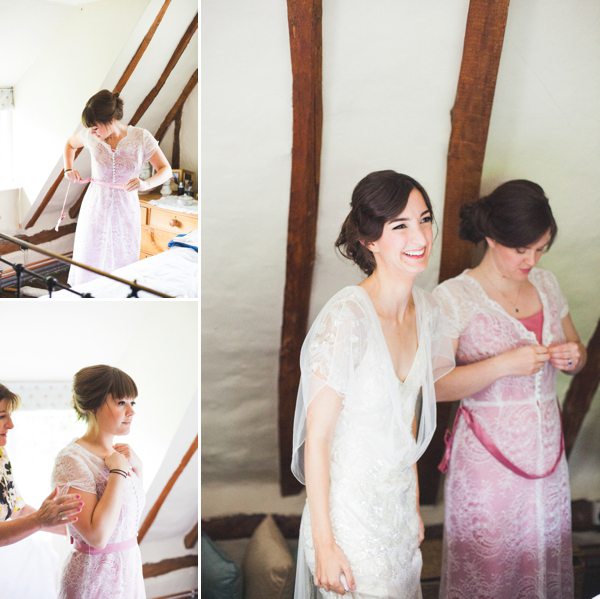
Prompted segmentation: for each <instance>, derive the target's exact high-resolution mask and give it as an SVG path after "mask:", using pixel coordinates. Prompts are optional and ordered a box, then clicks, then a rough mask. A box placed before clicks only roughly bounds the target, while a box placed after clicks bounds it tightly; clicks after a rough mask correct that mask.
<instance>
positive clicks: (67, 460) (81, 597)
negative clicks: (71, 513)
mask: <svg viewBox="0 0 600 599" xmlns="http://www.w3.org/2000/svg"><path fill="white" fill-rule="evenodd" d="M107 481H108V469H107V468H106V465H105V464H104V460H102V459H100V458H99V457H97V456H95V455H93V454H92V453H90V452H89V451H88V450H87V449H85V448H84V447H82V446H81V445H78V444H77V443H75V442H74V441H73V442H71V443H69V445H67V446H66V447H65V448H64V449H62V450H61V451H60V452H59V454H58V456H57V457H56V462H55V464H54V470H53V471H52V485H53V487H56V486H58V487H60V488H64V487H75V488H76V489H80V490H81V491H85V492H86V493H95V494H96V496H97V497H98V499H100V498H101V497H102V494H103V493H104V489H105V488H106V483H107ZM126 483H127V484H126V485H125V489H124V492H123V498H122V505H121V514H120V515H119V520H118V522H117V526H116V527H115V530H114V532H113V534H112V535H111V537H110V539H109V541H108V544H109V545H113V544H115V543H122V542H124V541H128V540H129V539H132V538H134V537H136V536H137V531H138V525H139V521H140V518H141V515H142V510H143V508H144V503H145V495H144V489H143V487H142V483H141V482H140V480H139V479H138V477H137V476H136V475H135V474H134V473H133V472H132V475H131V477H128V478H127V481H126ZM67 535H70V536H71V537H73V538H74V539H76V540H78V541H82V542H85V541H84V539H83V537H82V536H81V535H80V534H79V533H78V532H77V531H76V530H75V528H73V526H71V525H67ZM145 598H146V591H145V590H144V579H143V577H142V559H141V555H140V549H139V547H138V545H137V544H136V545H135V546H134V547H131V548H129V549H124V550H122V551H115V552H113V553H106V554H100V555H87V554H85V553H82V552H81V551H78V550H77V549H75V548H73V549H72V550H71V553H70V555H69V557H68V558H67V561H66V563H65V566H64V568H63V571H62V574H61V580H60V591H59V599H145Z"/></svg>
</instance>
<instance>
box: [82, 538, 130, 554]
mask: <svg viewBox="0 0 600 599" xmlns="http://www.w3.org/2000/svg"><path fill="white" fill-rule="evenodd" d="M71 543H72V544H73V547H75V549H77V551H81V553H86V554H87V555H101V554H103V553H115V552H117V551H125V549H131V548H132V547H135V546H136V545H137V537H133V538H132V539H128V540H127V541H122V542H121V543H113V544H112V545H107V546H106V547H104V549H96V547H92V546H91V545H88V544H87V543H84V542H83V541H79V540H77V539H74V538H73V537H71Z"/></svg>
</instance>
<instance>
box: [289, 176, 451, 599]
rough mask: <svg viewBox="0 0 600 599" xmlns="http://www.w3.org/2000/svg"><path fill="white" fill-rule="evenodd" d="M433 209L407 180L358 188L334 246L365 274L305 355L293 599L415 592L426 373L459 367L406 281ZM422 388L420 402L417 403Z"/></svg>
mask: <svg viewBox="0 0 600 599" xmlns="http://www.w3.org/2000/svg"><path fill="white" fill-rule="evenodd" d="M432 220H433V213H432V207H431V203H430V201H429V197H428V196H427V193H426V192H425V190H424V189H423V188H422V186H421V185H420V184H419V183H417V182H416V181H415V180H414V179H412V178H411V177H408V176H406V175H401V174H398V173H396V172H394V171H380V172H375V173H371V174H370V175H368V176H367V177H365V178H364V179H363V180H362V181H361V182H360V183H359V184H358V185H357V187H356V188H355V190H354V192H353V195H352V202H351V212H350V214H349V216H348V217H347V219H346V221H345V223H344V225H343V227H342V231H341V233H340V236H339V238H338V240H337V242H336V246H337V247H338V248H340V251H341V252H342V254H343V255H345V256H346V257H350V258H351V259H353V260H354V261H355V262H356V263H357V264H358V265H359V266H360V267H361V269H362V270H363V271H364V272H365V274H366V275H368V276H367V278H366V279H365V280H363V281H362V282H361V283H360V284H359V285H356V286H349V287H346V288H344V289H342V290H341V291H340V292H338V293H337V294H336V295H335V296H334V297H332V298H331V299H330V300H329V301H328V302H327V304H326V305H325V306H324V308H323V309H322V310H321V312H320V314H319V315H318V316H317V318H316V320H315V322H314V323H313V325H312V327H311V329H310V331H309V333H308V335H307V337H306V340H305V342H304V345H303V347H302V352H301V358H300V361H301V372H302V374H301V382H300V388H299V392H298V401H297V405H296V416H295V426H294V457H293V463H292V470H293V472H294V474H295V476H296V477H297V478H298V479H299V480H300V481H301V482H302V483H305V484H306V490H307V503H306V506H305V508H304V512H303V515H302V524H301V529H300V543H299V548H298V568H297V577H296V590H295V597H296V599H305V598H308V597H312V596H313V593H314V591H315V586H316V587H318V589H319V592H320V593H321V596H323V597H327V598H334V597H337V596H339V595H345V594H346V593H348V596H350V597H352V598H354V599H360V598H366V597H378V598H389V599H392V598H393V599H416V598H419V597H421V588H420V573H421V566H422V558H421V552H420V549H419V544H420V541H421V540H422V520H421V517H420V511H419V500H418V481H417V473H416V460H417V459H418V458H419V456H420V455H421V454H422V453H423V451H424V450H425V448H426V447H427V445H428V443H429V441H430V439H431V436H432V434H433V431H434V429H435V422H436V416H435V395H434V380H436V379H437V378H439V377H440V376H442V375H444V374H446V373H447V372H448V371H449V370H450V369H452V367H453V366H454V357H453V351H452V343H451V339H450V337H449V336H447V335H445V333H444V322H443V313H442V310H441V308H440V307H439V306H438V303H437V301H436V300H435V299H434V298H433V297H432V296H431V295H429V294H427V293H425V292H424V291H422V290H420V289H418V288H417V287H414V286H413V283H414V279H415V278H416V276H417V275H418V274H419V273H420V272H422V271H423V270H424V269H425V267H426V265H427V262H428V259H429V255H430V252H431V247H432V242H433V233H432ZM420 392H422V406H421V407H420V416H419V417H418V416H417V414H418V413H419V409H418V408H417V401H418V398H419V396H420Z"/></svg>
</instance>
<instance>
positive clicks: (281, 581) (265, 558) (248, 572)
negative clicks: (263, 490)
mask: <svg viewBox="0 0 600 599" xmlns="http://www.w3.org/2000/svg"><path fill="white" fill-rule="evenodd" d="M242 570H243V573H244V598H245V599H292V598H293V596H294V578H295V570H296V567H295V564H294V559H293V558H292V556H291V554H290V551H289V549H288V547H287V544H286V542H285V539H284V538H283V535H282V534H281V531H280V530H279V528H278V527H277V524H276V523H275V520H273V517H272V516H267V517H266V518H265V519H264V520H263V521H262V522H261V523H260V524H259V526H258V528H257V529H256V530H255V531H254V534H253V535H252V537H251V539H250V543H249V544H248V547H247V548H246V552H245V554H244V560H243V562H242Z"/></svg>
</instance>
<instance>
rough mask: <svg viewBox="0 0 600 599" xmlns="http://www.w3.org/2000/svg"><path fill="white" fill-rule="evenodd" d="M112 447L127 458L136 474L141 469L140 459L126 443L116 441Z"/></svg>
mask: <svg viewBox="0 0 600 599" xmlns="http://www.w3.org/2000/svg"><path fill="white" fill-rule="evenodd" d="M113 449H114V450H115V451H117V452H119V453H120V454H121V455H122V456H125V457H126V458H127V459H128V460H129V463H130V464H131V467H132V468H133V470H134V471H135V472H136V474H137V472H138V471H139V470H141V468H142V461H141V460H140V458H138V456H137V454H136V453H135V451H133V449H131V447H129V445H128V444H127V443H117V444H116V445H113Z"/></svg>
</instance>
